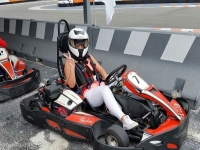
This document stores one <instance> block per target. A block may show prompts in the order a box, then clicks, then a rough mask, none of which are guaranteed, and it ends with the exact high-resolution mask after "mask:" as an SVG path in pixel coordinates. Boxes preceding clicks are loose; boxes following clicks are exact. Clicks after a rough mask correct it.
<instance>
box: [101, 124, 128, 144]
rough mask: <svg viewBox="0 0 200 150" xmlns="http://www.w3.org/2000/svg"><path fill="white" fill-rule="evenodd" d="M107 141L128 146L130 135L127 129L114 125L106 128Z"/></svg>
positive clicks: (107, 142)
mask: <svg viewBox="0 0 200 150" xmlns="http://www.w3.org/2000/svg"><path fill="white" fill-rule="evenodd" d="M105 142H106V144H108V145H109V146H114V147H128V146H129V137H128V135H127V133H126V131H125V130H124V129H123V128H122V127H120V126H119V125H112V126H111V127H110V128H108V129H107V130H106V133H105Z"/></svg>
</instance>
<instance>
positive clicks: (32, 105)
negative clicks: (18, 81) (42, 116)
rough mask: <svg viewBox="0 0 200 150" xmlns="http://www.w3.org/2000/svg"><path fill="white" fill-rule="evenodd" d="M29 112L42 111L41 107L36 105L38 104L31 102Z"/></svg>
mask: <svg viewBox="0 0 200 150" xmlns="http://www.w3.org/2000/svg"><path fill="white" fill-rule="evenodd" d="M30 110H34V111H39V110H42V108H41V106H40V105H39V104H38V102H32V103H31V104H30Z"/></svg>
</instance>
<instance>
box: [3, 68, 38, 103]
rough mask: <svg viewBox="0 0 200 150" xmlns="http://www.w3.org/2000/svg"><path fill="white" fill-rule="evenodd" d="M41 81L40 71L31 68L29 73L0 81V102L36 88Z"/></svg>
mask: <svg viewBox="0 0 200 150" xmlns="http://www.w3.org/2000/svg"><path fill="white" fill-rule="evenodd" d="M40 82H41V78H40V71H39V70H37V69H33V71H32V72H31V73H28V74H27V75H25V76H23V77H21V78H18V79H15V80H8V81H5V82H1V83H0V102H1V101H5V100H7V99H11V98H14V97H17V96H20V95H23V94H26V93H28V92H30V91H33V90H35V89H36V88H38V86H39V84H40Z"/></svg>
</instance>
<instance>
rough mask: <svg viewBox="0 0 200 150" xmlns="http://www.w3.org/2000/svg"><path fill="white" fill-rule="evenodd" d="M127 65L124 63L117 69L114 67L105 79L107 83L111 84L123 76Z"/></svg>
mask: <svg viewBox="0 0 200 150" xmlns="http://www.w3.org/2000/svg"><path fill="white" fill-rule="evenodd" d="M126 68H127V65H125V64H123V65H121V66H119V67H117V68H116V69H114V70H113V71H112V72H111V73H110V74H109V75H108V76H107V77H106V79H105V80H104V82H105V84H106V85H109V84H111V83H113V82H114V81H115V80H117V79H118V78H119V77H121V76H122V74H123V73H124V72H125V71H126Z"/></svg>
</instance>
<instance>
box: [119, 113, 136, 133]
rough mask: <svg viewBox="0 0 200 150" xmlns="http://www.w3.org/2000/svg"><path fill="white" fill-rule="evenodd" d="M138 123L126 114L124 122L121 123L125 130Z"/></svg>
mask: <svg viewBox="0 0 200 150" xmlns="http://www.w3.org/2000/svg"><path fill="white" fill-rule="evenodd" d="M138 125H139V124H138V123H137V122H135V121H133V120H132V119H130V117H129V116H128V115H126V116H124V123H123V128H124V129H125V130H130V129H132V128H135V127H137V126H138Z"/></svg>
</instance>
